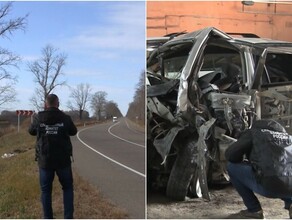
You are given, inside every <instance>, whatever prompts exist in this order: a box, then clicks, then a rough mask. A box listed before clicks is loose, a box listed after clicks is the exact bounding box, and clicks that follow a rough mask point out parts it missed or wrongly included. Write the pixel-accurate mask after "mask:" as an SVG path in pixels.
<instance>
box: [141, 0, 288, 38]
mask: <svg viewBox="0 0 292 220" xmlns="http://www.w3.org/2000/svg"><path fill="white" fill-rule="evenodd" d="M207 26H213V27H216V28H218V29H220V30H222V31H225V32H237V33H238V32H240V33H254V34H257V35H259V36H260V37H264V38H272V39H277V40H286V41H292V2H291V1H286V2H283V1H282V3H260V2H255V3H254V5H252V6H246V5H243V4H242V3H241V1H211V2H210V1H208V2H206V1H205V2H204V1H170V2H166V1H147V36H148V37H154V36H155V37H156V36H163V35H166V34H169V33H174V32H181V31H187V32H191V31H194V30H198V29H202V28H204V27H207Z"/></svg>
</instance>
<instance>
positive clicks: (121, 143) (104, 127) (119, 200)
mask: <svg viewBox="0 0 292 220" xmlns="http://www.w3.org/2000/svg"><path fill="white" fill-rule="evenodd" d="M72 142H73V148H74V160H75V162H74V166H75V168H76V169H77V171H78V173H79V175H81V176H82V177H84V178H85V179H87V180H88V181H89V182H91V183H92V184H94V185H96V186H97V187H98V189H99V190H100V191H101V192H102V194H103V195H104V196H105V197H106V198H109V199H110V200H111V201H112V202H113V203H115V204H116V205H117V206H119V207H121V208H123V209H125V210H126V211H127V212H128V213H129V217H130V218H135V219H139V218H145V134H144V133H141V132H138V131H135V130H133V129H131V128H130V127H129V126H128V123H127V122H126V119H121V120H120V121H119V122H116V123H107V124H100V125H95V126H92V127H88V128H83V129H80V130H79V132H78V135H77V137H76V138H75V137H74V138H72Z"/></svg>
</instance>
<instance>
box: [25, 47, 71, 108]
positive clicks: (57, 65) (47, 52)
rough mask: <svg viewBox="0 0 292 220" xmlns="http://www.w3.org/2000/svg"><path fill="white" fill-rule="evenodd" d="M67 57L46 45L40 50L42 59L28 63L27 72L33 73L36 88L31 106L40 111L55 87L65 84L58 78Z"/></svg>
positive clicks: (61, 73)
mask: <svg viewBox="0 0 292 220" xmlns="http://www.w3.org/2000/svg"><path fill="white" fill-rule="evenodd" d="M66 59H67V56H66V55H65V54H63V53H58V49H56V48H54V47H53V46H52V45H47V46H46V47H45V48H43V49H42V57H41V58H40V59H39V60H36V61H33V62H30V63H28V68H29V70H30V71H31V72H32V73H33V75H34V78H35V82H36V83H37V87H36V89H35V94H34V96H33V97H32V98H31V102H32V104H33V105H34V106H35V107H36V108H37V109H38V110H41V109H43V108H44V102H45V100H46V97H47V95H48V94H50V93H51V92H52V91H53V90H54V89H55V88H56V87H57V86H62V85H65V84H66V82H65V81H62V80H60V81H59V78H60V76H62V75H64V73H63V72H62V70H63V67H64V66H65V64H66Z"/></svg>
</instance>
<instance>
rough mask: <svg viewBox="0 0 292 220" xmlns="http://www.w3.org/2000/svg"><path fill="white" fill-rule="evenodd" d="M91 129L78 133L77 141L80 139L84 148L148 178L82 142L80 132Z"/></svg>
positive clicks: (143, 175)
mask: <svg viewBox="0 0 292 220" xmlns="http://www.w3.org/2000/svg"><path fill="white" fill-rule="evenodd" d="M89 128H92V127H88V128H84V129H82V130H80V131H78V133H77V139H78V140H79V141H80V142H81V143H82V144H83V145H84V146H86V147H87V148H89V149H90V150H92V151H94V152H95V153H97V154H99V155H100V156H102V157H104V158H106V159H108V160H109V161H111V162H113V163H115V164H117V165H119V166H121V167H123V168H125V169H127V170H129V171H131V172H133V173H136V174H138V175H140V176H142V177H144V178H145V177H146V175H145V174H143V173H140V172H138V171H136V170H134V169H132V168H130V167H128V166H126V165H124V164H122V163H120V162H118V161H116V160H114V159H112V158H110V157H108V156H106V155H104V154H103V153H101V152H99V151H97V150H95V149H94V148H92V147H90V146H89V145H88V144H86V143H85V142H84V141H82V140H81V138H80V137H79V134H80V132H82V131H85V130H87V129H89Z"/></svg>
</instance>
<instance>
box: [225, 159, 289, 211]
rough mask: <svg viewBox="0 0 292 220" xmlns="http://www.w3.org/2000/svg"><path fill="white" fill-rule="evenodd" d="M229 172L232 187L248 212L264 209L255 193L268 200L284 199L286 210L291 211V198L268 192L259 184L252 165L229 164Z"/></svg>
mask: <svg viewBox="0 0 292 220" xmlns="http://www.w3.org/2000/svg"><path fill="white" fill-rule="evenodd" d="M227 171H228V174H229V176H230V181H231V183H232V185H233V186H234V187H235V189H236V190H237V192H238V193H239V195H240V196H241V197H242V199H243V202H244V204H245V206H246V207H247V209H248V211H250V212H257V211H259V210H261V209H262V208H261V204H260V202H259V200H258V198H257V197H256V196H255V194H254V192H255V193H258V194H260V195H262V196H265V197H268V198H279V199H282V200H283V201H284V203H285V204H284V208H285V209H289V207H290V205H291V204H292V198H291V197H286V198H281V197H279V196H277V195H276V194H274V193H273V192H268V191H266V190H265V189H264V188H263V187H262V186H261V185H260V184H258V183H257V181H256V177H255V175H254V172H253V170H252V167H251V165H250V164H248V163H230V162H228V164H227Z"/></svg>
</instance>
